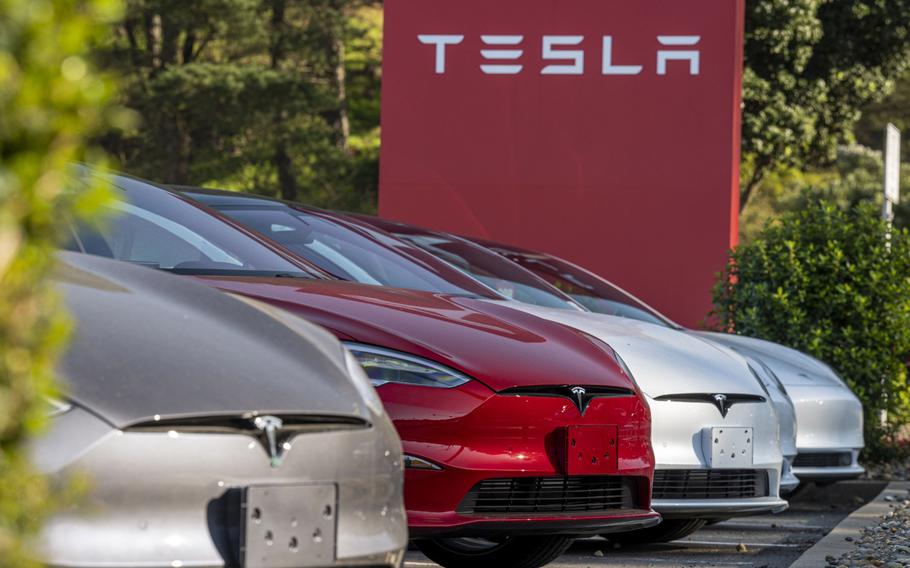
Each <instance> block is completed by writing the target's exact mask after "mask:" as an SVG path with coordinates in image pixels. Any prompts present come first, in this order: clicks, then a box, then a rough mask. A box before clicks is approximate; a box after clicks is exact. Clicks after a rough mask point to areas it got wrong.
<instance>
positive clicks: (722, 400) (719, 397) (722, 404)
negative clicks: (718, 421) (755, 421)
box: [714, 394, 730, 418]
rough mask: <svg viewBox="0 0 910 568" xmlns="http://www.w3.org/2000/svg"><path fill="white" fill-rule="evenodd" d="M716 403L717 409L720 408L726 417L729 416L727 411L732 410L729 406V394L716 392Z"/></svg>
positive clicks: (722, 414)
mask: <svg viewBox="0 0 910 568" xmlns="http://www.w3.org/2000/svg"><path fill="white" fill-rule="evenodd" d="M714 404H715V405H717V409H718V410H720V415H721V416H723V417H724V418H726V417H727V412H728V411H729V410H730V407H729V406H727V395H725V394H716V395H714Z"/></svg>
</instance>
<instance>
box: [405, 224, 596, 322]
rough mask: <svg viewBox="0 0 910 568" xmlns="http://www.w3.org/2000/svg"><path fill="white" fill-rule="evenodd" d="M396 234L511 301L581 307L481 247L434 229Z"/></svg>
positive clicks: (509, 262)
mask: <svg viewBox="0 0 910 568" xmlns="http://www.w3.org/2000/svg"><path fill="white" fill-rule="evenodd" d="M395 236H397V237H399V238H401V239H404V240H406V241H408V242H410V243H413V244H414V245H416V246H418V247H420V248H422V249H424V250H426V251H428V252H430V253H432V254H434V255H436V256H437V257H439V258H441V259H442V260H445V261H446V262H448V263H449V264H451V265H453V266H455V267H456V268H459V269H461V270H463V271H464V272H466V273H468V274H470V275H471V276H473V277H474V278H476V279H478V280H480V281H481V282H483V283H484V284H486V285H487V286H489V287H490V288H492V289H494V290H496V291H497V292H499V293H500V294H502V295H503V296H505V297H506V298H509V299H511V300H517V301H519V302H524V303H526V304H533V305H536V306H545V307H548V308H559V309H580V308H579V307H578V306H577V305H576V304H575V303H574V302H573V301H572V300H571V299H570V298H568V297H565V296H563V295H562V294H560V293H559V291H558V290H553V289H552V288H551V287H550V286H549V285H548V284H547V283H546V282H544V281H542V280H540V279H539V278H538V277H537V276H535V275H534V274H531V273H530V272H528V271H527V270H525V269H523V268H521V267H520V266H517V265H516V264H514V263H513V262H511V261H509V260H507V259H505V258H503V257H501V256H500V255H498V254H496V253H495V252H491V251H488V250H486V249H485V248H483V247H481V246H478V245H475V244H472V243H469V242H468V241H465V240H462V239H459V238H456V237H450V236H447V235H445V234H443V233H435V232H431V231H427V232H418V231H407V232H405V231H400V232H399V231H396V232H395Z"/></svg>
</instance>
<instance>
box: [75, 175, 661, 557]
mask: <svg viewBox="0 0 910 568" xmlns="http://www.w3.org/2000/svg"><path fill="white" fill-rule="evenodd" d="M113 183H114V184H115V185H116V187H117V188H118V190H120V192H121V197H122V199H123V200H122V201H121V202H120V203H119V204H118V205H117V206H116V208H117V209H119V211H120V215H119V216H117V217H116V218H115V219H114V221H113V222H111V223H109V224H107V225H105V226H104V227H102V228H101V229H100V230H88V229H87V228H84V227H80V228H75V229H74V234H73V239H72V242H71V244H70V245H69V247H68V248H70V249H72V250H78V251H81V252H87V253H92V254H100V255H102V256H109V257H113V258H116V259H119V260H123V261H127V262H134V263H140V264H145V265H148V266H151V267H154V268H158V269H161V270H165V271H169V272H173V273H177V274H184V275H187V276H191V277H194V278H196V279H198V280H199V281H201V282H204V283H207V284H209V285H211V286H213V287H217V288H219V289H221V290H224V291H227V292H232V293H236V294H241V295H243V296H246V297H249V298H253V299H255V300H259V301H263V302H267V303H269V304H272V305H274V306H277V307H280V308H283V309H287V310H290V311H292V312H294V313H297V314H300V315H301V316H304V317H306V318H307V319H308V320H310V321H313V322H316V323H318V324H321V325H322V326H324V327H326V328H327V329H329V330H330V331H332V332H333V333H335V334H336V335H337V336H338V337H339V338H340V339H341V340H342V341H344V342H345V343H346V345H347V346H348V348H349V349H350V351H351V352H352V353H353V354H354V356H355V357H356V358H357V359H358V360H359V362H360V364H361V365H362V366H363V368H364V370H365V371H366V372H367V374H368V376H369V377H370V378H371V380H372V381H373V384H374V385H375V386H376V389H377V392H378V393H379V395H380V397H381V399H382V401H383V403H384V405H385V408H386V410H387V411H388V413H389V415H390V416H391V418H392V419H393V421H394V424H395V426H396V427H397V429H398V432H399V434H400V436H401V438H402V441H403V449H404V453H405V458H404V464H403V465H404V467H405V470H406V474H405V479H406V481H405V503H406V507H407V514H408V525H409V528H410V531H411V536H412V537H413V538H415V539H416V541H415V542H416V544H417V546H418V547H419V548H420V549H421V550H422V551H423V552H424V553H425V554H426V555H427V556H429V557H430V558H431V559H433V560H435V561H436V562H438V563H440V564H443V565H444V566H450V567H459V566H464V567H468V566H472V567H478V566H524V567H536V566H541V565H543V564H546V563H547V562H549V561H551V560H553V559H554V558H556V557H557V556H559V555H560V554H561V553H562V552H563V551H564V550H565V549H566V548H567V547H568V546H569V545H570V544H571V541H572V538H573V537H575V536H578V535H585V534H604V533H605V532H611V531H626V530H633V529H638V528H642V527H647V526H652V525H654V524H656V523H657V522H659V517H658V515H657V514H656V513H654V512H653V511H652V510H651V508H650V492H651V479H652V476H653V467H654V461H653V453H652V451H651V446H650V412H649V410H648V407H647V405H646V404H645V403H644V401H643V398H642V396H641V394H640V393H639V391H638V389H637V387H636V385H635V384H634V381H633V380H632V379H631V377H628V376H626V375H625V374H624V372H623V370H622V369H621V368H620V366H619V365H618V363H617V361H616V358H615V354H614V353H613V351H612V349H611V348H610V347H609V346H607V345H606V344H604V343H601V342H599V341H597V340H596V339H593V338H591V337H589V336H587V335H585V334H583V333H582V332H578V331H575V330H572V329H570V328H568V327H564V326H561V325H559V324H555V323H551V322H548V321H544V320H542V319H538V318H536V317H534V316H530V315H526V314H523V313H520V312H517V311H515V310H512V309H510V308H508V307H507V306H497V305H491V304H490V303H489V302H484V301H482V300H480V299H478V296H479V295H482V294H484V293H487V292H485V289H484V288H483V287H482V286H478V287H477V289H476V290H467V289H459V288H457V287H456V286H455V285H451V293H448V294H438V293H436V294H434V293H427V292H417V291H409V290H400V289H394V288H385V287H379V286H370V285H363V284H353V283H345V282H339V281H336V280H329V279H326V274H325V273H323V272H322V271H320V270H319V269H318V268H316V267H314V266H311V265H309V264H307V263H306V262H305V261H303V260H302V259H300V258H297V257H292V256H290V255H288V254H286V253H284V252H282V251H281V250H280V248H279V247H277V246H276V245H274V244H273V243H271V242H270V241H268V240H266V239H265V238H263V237H260V236H257V235H255V234H253V233H251V232H249V231H247V230H245V229H243V228H242V227H240V226H239V225H237V224H235V223H234V222H232V221H230V220H229V219H227V218H225V217H222V216H221V215H220V214H218V213H216V212H214V211H213V210H210V209H207V208H205V207H203V206H200V205H198V204H195V203H193V202H191V201H189V200H188V199H186V198H183V197H181V196H179V195H177V194H175V193H173V192H171V191H169V190H165V189H163V188H159V187H157V186H153V185H151V184H148V183H145V182H142V181H139V180H135V179H131V178H126V177H119V176H115V177H113ZM237 325H243V322H237ZM200 345H204V338H200ZM200 345H197V346H192V347H193V348H199V347H200ZM213 372H217V362H213ZM250 380H251V381H255V377H251V378H250ZM371 450H372V449H371V448H369V447H364V448H363V449H362V451H363V452H364V453H365V454H368V453H369V452H370V451H371ZM365 463H370V462H369V461H365ZM365 490H366V488H365ZM340 514H345V512H343V511H342V512H340ZM348 514H362V515H384V514H386V512H385V511H356V512H348Z"/></svg>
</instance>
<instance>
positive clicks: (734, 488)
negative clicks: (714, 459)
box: [652, 469, 770, 501]
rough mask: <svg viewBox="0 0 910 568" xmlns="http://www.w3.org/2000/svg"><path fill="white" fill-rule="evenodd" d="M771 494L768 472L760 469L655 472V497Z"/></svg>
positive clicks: (748, 497) (670, 498) (727, 497)
mask: <svg viewBox="0 0 910 568" xmlns="http://www.w3.org/2000/svg"><path fill="white" fill-rule="evenodd" d="M769 494H770V493H769V483H768V472H767V471H765V470H760V469H658V470H656V471H655V472H654V490H653V494H652V498H653V499H654V500H661V501H685V500H690V499H694V500H705V499H753V498H756V497H768V496H769Z"/></svg>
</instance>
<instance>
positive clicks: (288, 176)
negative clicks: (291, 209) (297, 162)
mask: <svg viewBox="0 0 910 568" xmlns="http://www.w3.org/2000/svg"><path fill="white" fill-rule="evenodd" d="M272 162H273V163H274V164H275V169H277V170H278V185H279V186H280V190H281V198H282V199H286V200H288V201H297V199H298V197H299V195H298V194H299V188H298V185H297V176H295V175H294V164H293V162H291V157H290V156H288V152H287V148H286V147H285V145H284V142H283V141H281V140H279V141H278V142H277V143H276V144H275V156H274V157H273V158H272Z"/></svg>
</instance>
